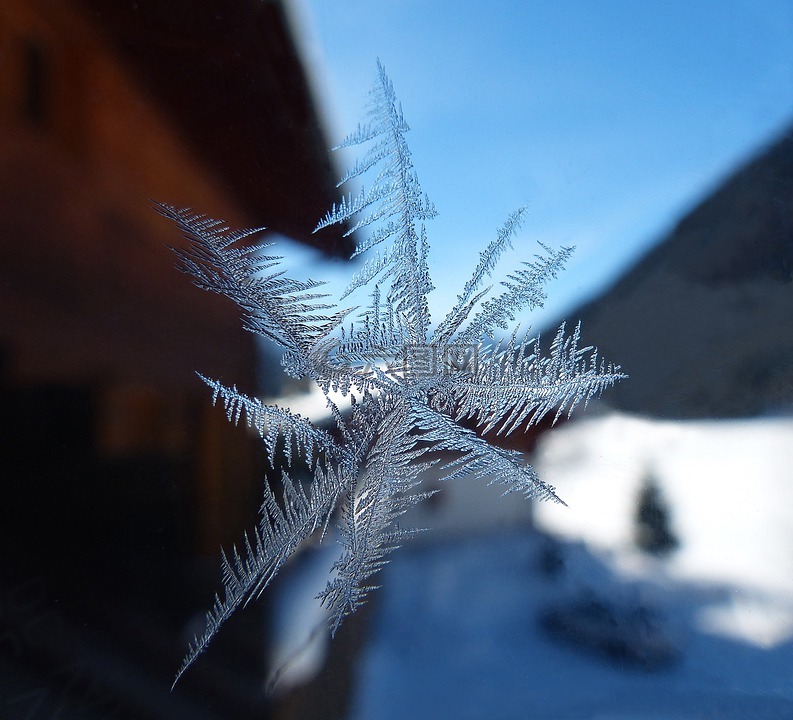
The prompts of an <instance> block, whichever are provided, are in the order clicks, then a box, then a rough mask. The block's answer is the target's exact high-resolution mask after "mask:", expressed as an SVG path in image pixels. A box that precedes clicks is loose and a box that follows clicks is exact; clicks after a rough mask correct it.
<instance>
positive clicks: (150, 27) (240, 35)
mask: <svg viewBox="0 0 793 720" xmlns="http://www.w3.org/2000/svg"><path fill="white" fill-rule="evenodd" d="M0 131H1V132H2V135H0V248H1V249H2V259H1V260H0V389H2V393H3V400H2V405H1V406H0V434H2V440H0V448H1V449H2V461H3V464H4V472H3V474H4V476H5V478H6V479H5V480H4V481H3V482H4V486H5V487H4V491H3V497H4V500H3V502H2V503H0V539H1V541H2V545H3V558H2V561H0V580H2V581H3V585H4V587H6V588H11V589H13V588H14V587H17V585H15V583H16V584H19V583H21V584H22V585H19V586H20V587H22V586H24V583H26V582H28V581H30V580H31V578H33V580H36V578H39V579H40V578H45V582H46V584H47V585H48V587H49V588H50V590H49V591H48V595H47V597H48V600H47V602H59V601H60V602H61V603H62V605H61V606H60V607H61V608H62V607H63V606H64V605H68V602H66V601H65V600H63V598H66V597H70V598H72V599H73V601H74V602H75V603H81V602H83V599H84V598H83V594H84V593H85V591H86V588H87V587H92V588H94V587H95V586H94V583H96V582H97V581H101V583H102V584H101V588H102V589H101V590H96V592H95V593H94V592H93V590H92V593H91V594H93V595H95V597H94V599H93V602H94V603H96V607H97V608H98V607H111V608H112V607H115V605H114V603H117V602H118V603H125V604H127V605H129V607H133V608H134V607H138V605H136V604H135V603H136V601H134V598H135V597H137V598H138V599H141V598H145V599H146V602H151V601H152V596H154V595H156V596H157V600H156V601H154V602H155V605H156V603H157V602H159V603H161V605H162V604H163V603H164V605H165V606H166V609H165V610H164V609H163V607H160V606H158V607H159V610H157V611H156V612H154V611H153V614H154V615H156V614H157V612H163V613H166V612H171V613H172V616H173V617H174V618H175V621H176V622H179V620H178V618H182V620H183V619H184V617H185V616H186V613H185V610H184V605H183V604H182V605H180V604H179V602H182V601H184V602H195V604H196V606H197V607H203V606H204V605H205V604H208V603H209V602H211V594H203V595H201V594H197V595H196V597H195V598H193V600H184V598H185V597H186V594H187V593H188V592H189V591H190V590H191V587H192V586H191V585H190V583H191V582H193V583H194V582H195V578H193V580H190V579H189V578H188V579H185V577H186V575H185V572H187V571H185V569H184V567H183V565H185V563H186V564H187V566H189V565H190V562H193V563H195V562H199V560H196V558H198V559H200V558H201V557H206V558H208V560H207V567H209V568H210V574H211V580H212V586H213V587H214V584H215V581H216V580H217V577H216V575H217V560H218V551H219V547H220V546H221V544H223V545H225V546H228V545H229V544H231V542H235V541H239V540H240V538H241V533H242V531H243V530H244V529H245V528H246V527H250V526H251V525H252V523H253V522H255V518H256V508H257V507H258V502H259V498H260V488H261V482H262V472H263V468H262V466H261V462H260V460H259V454H258V452H257V450H258V448H257V443H256V438H253V437H251V436H250V434H249V433H246V432H245V431H244V430H243V429H241V428H234V427H233V426H231V425H230V424H229V423H228V422H227V420H226V418H225V415H224V413H223V411H222V409H220V408H213V407H212V406H211V394H210V393H209V391H208V390H207V388H206V387H204V386H203V384H202V383H201V382H200V381H199V380H198V379H197V378H196V376H195V371H201V372H203V373H206V374H208V375H210V376H213V377H218V378H221V379H223V380H226V381H228V382H230V383H237V384H238V385H239V386H240V387H244V388H246V389H247V390H249V391H250V392H255V391H256V385H255V382H256V375H257V372H260V368H258V367H257V356H256V350H255V343H254V339H253V336H252V335H250V334H249V333H246V332H245V331H243V330H242V328H241V323H240V318H239V313H238V311H237V309H236V308H235V307H233V306H232V305H231V304H230V303H229V302H227V301H226V300H225V299H223V298H220V297H218V296H216V295H210V294H208V293H203V292H201V291H199V290H198V289H196V288H195V287H194V286H193V285H192V283H191V282H190V279H189V278H188V277H186V276H184V275H182V274H180V273H179V272H178V271H177V270H176V269H175V262H174V260H175V258H174V256H173V254H172V253H171V251H170V250H169V248H168V245H178V244H179V243H180V242H181V238H180V237H179V233H178V231H177V230H176V228H175V227H173V226H172V225H171V224H170V223H168V222H167V221H165V220H164V219H163V218H161V217H160V216H159V215H157V214H156V213H155V212H154V211H153V209H152V205H151V199H157V200H161V201H164V202H168V203H171V204H174V205H179V206H190V207H193V208H195V209H196V210H197V211H200V212H204V213H207V214H209V215H212V216H214V217H220V218H223V219H225V220H227V221H228V222H229V223H230V224H231V225H234V226H241V227H245V226H267V227H268V228H270V229H271V230H273V231H276V232H278V233H281V234H284V235H288V236H290V237H292V238H294V239H297V240H301V241H306V242H311V243H313V244H315V245H319V246H320V247H321V248H322V249H323V250H325V251H326V252H328V253H330V254H336V255H348V254H349V251H350V249H351V248H350V246H349V244H345V242H346V241H341V240H339V239H338V234H333V235H331V234H328V235H327V236H323V235H321V234H318V235H317V236H313V235H311V230H312V229H313V227H314V224H315V222H316V220H317V219H318V218H319V217H320V216H321V215H322V214H323V212H324V211H325V209H327V207H329V205H330V204H331V203H332V202H333V200H334V199H335V198H336V192H337V191H336V190H335V187H334V182H333V180H334V176H335V173H334V172H333V169H332V167H331V164H330V160H329V157H328V145H327V143H326V142H325V139H324V137H323V133H322V129H321V123H320V121H319V118H318V116H317V112H316V110H315V107H314V104H313V102H312V98H311V94H310V88H309V82H308V80H307V77H306V74H305V72H304V70H303V67H302V65H301V60H300V57H299V55H298V52H297V49H296V45H295V42H294V40H293V30H292V28H291V27H290V24H289V18H288V15H287V13H286V12H285V9H284V7H283V6H282V3H280V2H277V1H275V0H235V1H234V2H229V1H227V0H194V1H188V0H173V1H169V2H158V1H157V0H139V1H137V2H115V1H113V0H4V1H3V2H2V3H0ZM274 372H280V368H275V369H274ZM191 558H192V560H191ZM188 575H189V572H188ZM180 582H181V583H182V584H183V585H184V587H182V586H180V585H179V583H180ZM114 583H115V587H117V590H112V589H110V588H111V587H112V586H113V584H114ZM158 583H159V585H158ZM192 589H194V587H192ZM169 593H171V594H172V597H167V596H168V595H169ZM162 595H165V596H166V597H165V598H163V597H162ZM177 596H178V598H181V599H180V600H176V599H174V598H175V597H177ZM77 598H79V600H77ZM122 598H123V599H122ZM130 598H133V599H132V600H131V599H130ZM1 602H2V598H0V603H1ZM141 602H142V600H141ZM130 603H131V604H130ZM169 603H170V604H169ZM89 607H93V606H91V605H89ZM167 608H170V610H167ZM94 609H96V608H94ZM97 612H99V611H98V610H97ZM2 614H3V613H2V612H0V615H2ZM8 617H9V616H8V614H6V615H5V618H6V619H8ZM70 617H71V616H68V615H64V616H62V618H61V619H62V621H63V622H64V623H66V624H67V625H68V624H69V623H70V622H71V620H70ZM92 617H95V616H92ZM97 622H98V621H97ZM8 632H11V633H12V634H13V633H14V632H15V630H14V629H13V628H12V629H9V630H8ZM98 632H99V631H98ZM164 632H165V631H164V630H163V631H162V632H160V633H159V635H160V636H161V635H162V634H163V633H164ZM1 634H2V632H0V635H1ZM52 642H53V643H57V642H59V640H58V639H57V638H54V639H53V640H52ZM24 647H25V646H24V644H23V645H22V650H24ZM47 647H50V646H47ZM52 647H55V646H52ZM176 647H177V652H181V651H182V650H183V649H184V647H183V643H182V642H181V640H180V642H179V643H178V644H177V645H176ZM50 649H52V648H50ZM56 650H57V648H56ZM56 650H52V652H56ZM171 651H172V650H171V649H169V650H168V652H171ZM37 652H38V651H37ZM22 657H23V660H24V658H25V655H24V652H23V655H22ZM86 657H87V656H86ZM177 659H178V658H171V657H170V656H168V663H170V662H171V661H172V660H174V661H175V660H177ZM6 662H11V661H10V660H9V659H8V658H5V657H4V656H3V653H2V651H0V672H1V671H2V670H3V669H5V668H6V665H5V663H6ZM42 663H43V661H42V658H41V656H40V654H35V655H34V656H33V658H32V660H31V662H30V664H31V667H33V666H35V667H36V668H39V669H38V670H36V671H35V672H33V671H31V672H32V673H33V674H32V675H31V677H39V676H38V675H36V673H40V672H41V671H40V668H41V667H45V668H46V667H47V666H46V663H44V664H42ZM12 664H13V667H14V668H17V669H19V668H24V667H25V663H24V662H21V661H19V660H14V661H13V663H12ZM175 669H176V665H173V666H172V667H169V668H167V669H166V672H170V671H171V670H175ZM56 670H57V668H56V669H55V670H53V671H52V672H53V673H54V674H55V675H57V672H56ZM15 672H16V670H15ZM19 672H23V670H19ZM97 672H99V670H97ZM199 672H200V671H199ZM51 674H52V673H51ZM89 674H90V673H89ZM99 675H101V672H99ZM163 679H164V680H165V679H167V678H163ZM41 682H44V681H43V680H42V681H41ZM53 682H55V681H53ZM23 685H24V683H23V684H22V685H20V687H23ZM56 685H57V683H56ZM164 687H166V688H167V683H164ZM255 689H256V690H259V689H260V688H259V686H256V687H255ZM20 692H22V690H20ZM119 692H121V693H122V695H123V691H119ZM23 695H24V693H23ZM20 697H22V696H20ZM25 697H27V696H25ZM157 697H158V698H159V695H158V696H157ZM183 697H184V696H183ZM20 702H22V701H20ZM141 702H143V701H141ZM234 702H235V701H232V700H231V699H229V698H228V697H226V698H225V699H224V701H223V703H222V704H223V708H222V710H219V714H218V715H217V716H218V717H237V716H240V717H242V716H245V715H244V712H243V711H242V710H240V711H239V712H240V713H242V714H239V713H237V710H235V706H234ZM252 702H253V705H254V706H255V705H256V702H258V700H256V701H252ZM158 703H159V704H158ZM169 703H170V705H169ZM173 703H177V705H175V706H173V707H178V702H177V700H175V699H170V700H169V699H166V698H160V699H157V700H151V706H150V707H149V706H146V708H145V711H144V710H141V709H140V707H138V712H139V714H138V715H134V713H133V714H132V715H130V716H136V717H171V716H173V717H177V716H181V717H185V716H191V717H198V716H199V715H192V714H189V715H184V714H182V715H179V712H182V711H183V712H187V710H185V709H184V708H183V709H182V711H177V710H169V709H168V708H170V707H172V705H173ZM243 704H244V703H243ZM124 707H126V706H124ZM185 707H187V706H185ZM157 708H159V709H157ZM126 712H127V711H126V710H125V711H124V712H122V714H121V715H120V717H126V716H127V715H125V713H126ZM130 712H131V713H132V711H130ZM158 713H159V714H158ZM86 716H90V714H89V715H86ZM200 716H201V717H203V716H204V715H200ZM206 716H207V717H210V716H211V717H215V716H214V715H206ZM81 717H82V715H81Z"/></svg>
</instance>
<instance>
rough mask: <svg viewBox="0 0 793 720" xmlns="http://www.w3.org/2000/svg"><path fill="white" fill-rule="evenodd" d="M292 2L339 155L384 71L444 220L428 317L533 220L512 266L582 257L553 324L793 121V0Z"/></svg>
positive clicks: (545, 316) (545, 314)
mask: <svg viewBox="0 0 793 720" xmlns="http://www.w3.org/2000/svg"><path fill="white" fill-rule="evenodd" d="M291 4H292V10H293V17H294V19H295V23H296V24H297V25H298V27H299V28H300V37H301V42H302V44H303V50H304V54H305V56H306V57H307V59H308V62H309V65H310V68H311V72H312V75H313V83H314V85H315V87H316V92H317V94H318V96H319V99H320V103H321V106H322V108H323V111H324V114H325V117H326V124H327V130H328V134H329V136H330V139H331V141H332V142H333V141H337V140H339V139H340V138H341V137H342V136H343V135H344V134H346V133H347V132H348V131H349V130H351V129H353V128H354V127H355V125H356V123H357V122H358V120H359V119H360V118H361V117H362V110H363V105H364V102H365V100H366V93H367V91H368V89H369V87H370V86H371V84H372V80H373V77H374V67H375V60H376V59H377V58H380V60H381V61H382V62H383V64H384V65H385V67H386V69H387V71H388V73H389V75H390V76H391V79H392V80H393V82H394V86H395V88H396V91H397V94H398V96H399V97H400V99H401V101H402V104H403V107H404V111H405V116H406V118H407V120H408V122H409V123H410V125H411V128H412V131H411V133H410V135H409V136H408V140H409V142H410V144H411V148H412V150H413V155H414V162H415V165H416V169H417V171H418V174H419V178H420V180H421V182H422V185H423V187H424V189H425V191H426V192H427V193H428V194H429V196H430V198H431V199H432V200H433V202H434V203H435V205H436V206H437V208H438V210H439V212H440V215H439V217H438V218H437V219H435V220H433V221H432V222H431V224H430V227H429V228H428V232H429V238H430V242H431V245H432V255H431V257H430V262H431V270H432V273H433V279H434V281H435V285H436V287H437V288H438V289H437V290H436V291H435V292H434V293H433V297H432V298H431V307H432V308H434V309H435V316H436V317H439V316H440V314H441V313H442V312H443V311H445V310H446V309H447V308H448V307H449V305H450V304H451V302H452V301H453V299H454V297H455V296H456V293H457V291H458V289H459V287H460V286H461V285H462V283H463V282H464V280H465V278H466V276H467V274H468V272H469V269H470V268H472V267H473V266H474V264H475V262H476V259H477V254H478V252H479V250H480V249H482V248H483V247H484V245H485V244H486V243H487V242H489V241H490V240H491V239H492V237H493V236H494V233H495V231H496V229H497V227H498V226H499V225H500V224H501V223H502V222H503V220H504V219H505V218H506V216H507V215H508V214H509V213H510V212H511V211H512V210H514V209H515V208H517V207H520V206H522V205H526V206H528V208H529V215H528V218H527V221H526V222H525V224H524V226H523V229H522V231H521V233H520V236H519V238H518V240H517V242H516V243H515V248H516V252H515V253H514V255H509V256H507V257H506V258H505V259H504V261H503V262H504V264H505V269H509V268H508V265H509V264H510V263H511V264H513V265H514V264H515V263H516V262H518V261H519V260H521V259H531V256H532V255H533V254H534V252H535V250H536V245H535V241H537V240H539V241H542V242H544V243H546V244H550V245H552V246H559V245H575V246H576V248H577V250H576V253H575V255H574V256H573V259H572V260H571V262H570V264H569V265H568V270H567V272H565V273H564V275H563V277H561V278H560V279H558V280H557V281H555V282H554V283H553V284H552V285H551V286H550V287H549V299H548V302H547V303H546V308H545V310H544V311H541V312H540V313H535V314H534V316H533V317H532V323H533V325H534V327H535V328H539V327H542V326H544V325H545V324H547V323H548V322H552V321H555V320H557V319H560V318H561V317H562V315H563V314H565V313H566V312H569V311H571V310H572V309H573V308H574V306H575V305H576V304H577V303H579V302H581V301H582V300H583V299H584V298H586V297H587V296H590V295H592V294H593V293H595V292H597V291H598V290H599V289H601V288H602V287H604V286H605V285H608V284H609V283H610V282H611V281H613V279H614V278H615V277H616V275H617V274H619V273H620V272H621V271H623V270H624V269H625V268H626V267H628V266H629V265H630V263H631V262H632V261H633V260H634V259H636V258H637V257H638V256H639V255H641V254H642V253H643V252H644V250H646V249H647V248H648V247H649V246H650V245H651V244H652V243H653V242H654V241H656V240H658V239H660V237H661V236H662V234H663V233H664V231H665V230H667V229H669V228H670V227H671V226H672V225H673V224H674V222H675V220H676V219H678V218H679V217H680V216H681V214H682V213H684V212H685V211H686V210H687V209H688V208H689V207H690V206H691V205H692V204H693V203H694V202H695V201H696V200H697V199H698V198H701V197H703V196H704V195H705V194H707V192H708V191H709V190H710V189H711V188H713V187H714V186H716V185H717V184H718V183H719V182H720V181H721V180H722V179H724V177H725V176H726V175H727V174H728V173H729V172H730V171H731V170H733V169H734V168H735V167H736V166H737V165H738V164H739V163H740V162H741V161H743V160H745V159H747V158H749V157H750V156H751V155H753V154H754V153H755V152H756V151H758V150H759V149H760V148H761V147H762V146H763V145H764V144H766V143H768V142H770V141H771V140H773V138H774V137H775V136H776V135H777V134H778V133H779V132H781V130H782V129H783V128H785V127H786V126H787V125H788V124H790V123H793V0H730V1H725V0H720V1H712V2H706V1H704V0H672V1H667V2H663V3H637V2H635V0H634V1H618V0H613V1H608V2H606V1H602V2H601V1H596V0H593V1H592V2H583V1H579V2H572V1H570V0H561V1H560V0H555V1H554V2H539V1H537V0H525V1H523V2H519V1H517V0H516V1H514V2H507V1H504V0H501V1H499V0H490V1H489V2H487V3H485V2H473V1H471V0H455V2H440V0H368V1H366V0H334V1H331V0H294V2H292V3H291ZM314 274H315V275H316V276H318V277H319V276H320V275H321V274H322V270H319V269H318V270H317V271H316V272H315V273H314Z"/></svg>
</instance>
